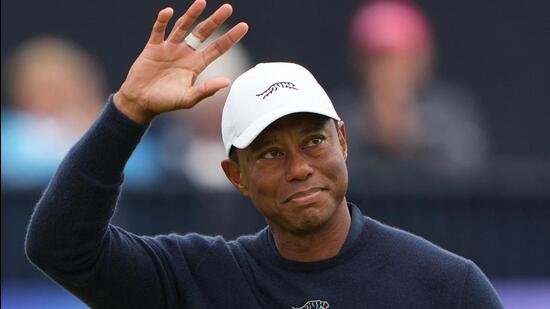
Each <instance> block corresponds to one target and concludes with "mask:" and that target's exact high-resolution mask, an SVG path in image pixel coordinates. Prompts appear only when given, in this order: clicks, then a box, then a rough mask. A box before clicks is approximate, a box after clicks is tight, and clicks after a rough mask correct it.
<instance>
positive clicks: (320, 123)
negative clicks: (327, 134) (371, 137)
mask: <svg viewBox="0 0 550 309" xmlns="http://www.w3.org/2000/svg"><path fill="white" fill-rule="evenodd" d="M332 121H333V120H332V119H331V118H329V117H326V116H323V115H319V114H313V113H296V114H290V115H287V116H285V117H282V118H280V119H277V120H276V121H275V122H273V123H272V124H270V125H269V126H268V127H267V128H265V129H264V130H263V131H262V133H260V135H258V137H256V138H255V139H254V141H253V142H252V143H251V144H250V146H251V147H253V148H254V146H256V145H257V144H258V143H261V142H262V141H265V140H269V139H272V138H273V137H275V136H276V135H278V134H281V133H289V132H292V133H309V132H313V131H318V130H323V129H326V128H327V126H328V125H329V124H330V123H331V122H332Z"/></svg>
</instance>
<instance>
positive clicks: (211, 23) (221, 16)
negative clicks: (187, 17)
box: [193, 3, 233, 42]
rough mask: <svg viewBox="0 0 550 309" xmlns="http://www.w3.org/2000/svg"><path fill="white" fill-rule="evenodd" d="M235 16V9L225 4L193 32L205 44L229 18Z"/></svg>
mask: <svg viewBox="0 0 550 309" xmlns="http://www.w3.org/2000/svg"><path fill="white" fill-rule="evenodd" d="M231 14H233V7H232V6H231V5H230V4H227V3H226V4H224V5H222V6H220V7H219V8H218V9H217V10H216V12H214V13H212V15H210V17H208V18H207V19H205V20H204V21H202V22H201V23H200V24H198V25H197V27H196V28H195V29H194V30H193V34H194V35H195V36H196V37H197V38H199V39H200V40H201V42H204V41H205V40H206V39H208V37H209V36H210V35H211V34H212V33H214V31H216V29H218V27H219V26H220V25H221V24H223V23H224V22H225V21H226V20H227V19H228V18H229V16H231Z"/></svg>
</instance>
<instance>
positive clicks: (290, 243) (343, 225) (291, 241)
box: [272, 199, 351, 262]
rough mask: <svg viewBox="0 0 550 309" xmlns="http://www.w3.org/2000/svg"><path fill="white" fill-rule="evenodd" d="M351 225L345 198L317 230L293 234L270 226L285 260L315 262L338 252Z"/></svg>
mask: <svg viewBox="0 0 550 309" xmlns="http://www.w3.org/2000/svg"><path fill="white" fill-rule="evenodd" d="M350 226H351V215H350V212H349V210H348V207H347V203H346V200H345V199H344V200H343V201H342V203H340V205H339V206H338V207H337V209H336V210H335V212H334V214H333V215H332V217H331V218H330V219H329V220H328V221H327V222H326V223H325V224H324V225H323V226H322V227H321V228H320V229H318V230H315V231H314V232H311V233H306V234H295V233H291V232H288V231H283V230H282V229H277V228H272V231H273V238H274V240H275V245H276V246H277V250H278V251H279V253H280V254H281V255H282V256H283V257H284V258H285V259H287V260H291V261H297V262H317V261H322V260H326V259H329V258H332V257H334V256H336V255H337V254H338V252H340V249H342V246H343V245H344V242H345V241H346V237H347V235H348V232H349V230H350Z"/></svg>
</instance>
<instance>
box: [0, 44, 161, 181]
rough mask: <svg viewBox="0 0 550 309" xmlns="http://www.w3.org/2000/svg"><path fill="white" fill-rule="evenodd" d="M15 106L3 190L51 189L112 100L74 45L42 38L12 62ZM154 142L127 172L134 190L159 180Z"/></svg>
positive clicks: (6, 123) (6, 119)
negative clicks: (73, 150)
mask: <svg viewBox="0 0 550 309" xmlns="http://www.w3.org/2000/svg"><path fill="white" fill-rule="evenodd" d="M6 73H7V77H8V80H9V81H8V87H9V93H10V96H11V101H10V104H9V106H7V105H6V104H5V102H3V104H2V186H3V187H4V186H9V187H20V188H24V187H37V186H43V185H45V184H46V183H47V181H48V180H49V178H50V177H51V175H52V174H53V172H54V171H55V169H56V168H57V165H58V164H59V163H60V162H61V160H62V158H63V157H64V155H65V154H66V152H67V151H68V150H69V149H70V147H71V146H72V145H73V144H74V143H75V142H76V141H77V140H78V138H79V137H80V136H81V135H82V134H83V133H84V132H85V131H86V129H87V128H88V127H89V126H90V125H91V124H92V122H93V121H94V119H95V118H96V117H97V115H98V113H99V112H100V110H101V108H102V104H103V103H104V102H105V99H106V98H107V95H106V94H105V81H104V78H103V75H102V72H101V70H100V69H99V66H98V65H97V64H96V63H95V61H94V60H93V59H92V57H91V56H90V55H88V54H87V53H86V52H85V51H83V50H81V49H80V48H78V47H77V46H75V45H73V44H72V43H71V42H68V41H65V40H63V39H60V38H55V37H37V38H34V39H31V40H29V41H28V42H26V43H24V44H23V45H22V46H20V47H19V48H18V49H17V50H16V51H15V52H14V54H13V56H12V57H11V58H10V59H9V61H8V70H7V72H6ZM153 149H154V148H153V145H152V142H151V141H145V143H142V144H140V147H139V148H138V151H137V152H136V153H135V155H134V156H132V160H130V162H129V163H128V166H127V168H126V170H125V172H126V182H127V183H128V184H130V185H144V184H150V183H151V182H152V181H153V180H154V179H156V177H157V176H158V175H159V171H158V169H157V168H156V166H155V164H154V153H153Z"/></svg>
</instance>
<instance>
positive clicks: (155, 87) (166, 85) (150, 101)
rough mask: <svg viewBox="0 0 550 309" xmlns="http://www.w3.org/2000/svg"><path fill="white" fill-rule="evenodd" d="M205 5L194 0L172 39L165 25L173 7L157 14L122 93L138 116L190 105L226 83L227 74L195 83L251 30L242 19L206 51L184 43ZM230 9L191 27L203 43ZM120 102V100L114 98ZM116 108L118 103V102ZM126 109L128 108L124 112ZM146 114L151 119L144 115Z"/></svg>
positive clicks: (134, 116)
mask: <svg viewBox="0 0 550 309" xmlns="http://www.w3.org/2000/svg"><path fill="white" fill-rule="evenodd" d="M205 5H206V3H205V1H204V0H196V1H195V2H194V3H193V4H192V5H191V6H190V7H189V9H188V10H187V12H186V13H185V14H184V15H182V16H181V17H180V18H179V19H178V20H177V22H176V24H175V25H174V28H173V29H172V31H171V33H170V34H169V36H168V38H166V39H165V38H164V36H165V30H166V24H167V23H168V21H169V20H170V18H171V17H172V14H173V11H172V9H164V10H162V11H160V12H159V15H158V17H157V21H156V22H155V25H154V26H153V31H152V33H151V37H150V38H149V41H148V42H147V45H146V46H145V48H144V49H143V51H142V52H141V54H140V55H139V57H138V58H137V60H136V61H135V62H134V64H133V65H132V68H131V69H130V72H129V73H128V76H127V78H126V80H125V81H124V83H123V85H122V87H121V89H120V91H119V92H118V93H117V94H116V95H118V96H119V97H120V96H121V97H123V98H124V101H125V102H131V103H128V104H130V105H132V106H130V107H129V108H127V109H126V111H127V115H128V114H130V115H128V116H130V118H132V119H134V120H136V119H137V120H141V119H146V120H150V118H152V117H154V116H155V115H157V114H160V113H163V112H168V111H172V110H176V109H185V108H191V107H193V106H194V105H195V104H196V103H198V102H199V101H200V100H202V99H203V98H205V97H208V96H211V95H212V94H214V93H215V92H216V91H218V90H220V89H222V88H224V87H227V86H228V85H229V83H230V81H229V80H228V79H227V78H213V79H209V80H206V81H205V82H203V83H202V84H200V85H195V84H194V83H195V80H196V79H197V76H198V75H199V74H200V73H201V72H202V71H203V70H204V69H205V68H206V67H207V66H208V65H209V64H210V63H212V62H213V61H214V60H215V59H216V58H218V57H219V56H221V55H222V54H223V53H225V52H226V51H227V50H229V49H230V48H231V47H232V46H233V45H235V44H236V43H237V42H238V41H239V40H240V39H241V38H242V37H243V36H244V35H245V34H246V32H247V30H248V26H247V25H246V24H245V23H240V24H238V25H236V26H234V27H233V28H232V29H231V30H229V31H227V32H226V33H225V34H224V35H222V36H221V37H219V38H218V39H216V41H214V43H212V44H211V45H210V46H208V47H206V48H205V49H204V50H203V51H197V50H194V49H193V48H191V47H190V46H189V45H187V44H185V43H181V42H182V40H183V37H184V36H185V34H186V32H187V28H188V27H189V26H190V25H191V24H192V23H193V22H194V21H195V20H196V18H197V17H198V16H199V15H200V13H201V12H202V11H203V9H204V7H205ZM231 13H232V8H231V6H230V5H228V4H226V5H223V6H221V7H220V8H219V9H218V10H217V11H216V12H214V13H213V14H212V15H211V16H210V17H209V18H208V19H206V20H205V21H203V22H201V23H200V24H199V25H198V26H197V27H196V28H195V30H194V31H193V34H194V35H195V36H197V37H198V38H199V39H201V41H204V40H205V39H206V38H208V36H210V35H211V34H212V33H213V32H214V31H215V30H216V28H217V27H218V26H219V25H221V24H222V23H223V22H224V21H225V20H226V19H227V18H228V17H229V16H230V15H231ZM115 103H116V102H115ZM117 106H118V105H117ZM123 112H124V111H123ZM143 115H147V117H142V116H143Z"/></svg>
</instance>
